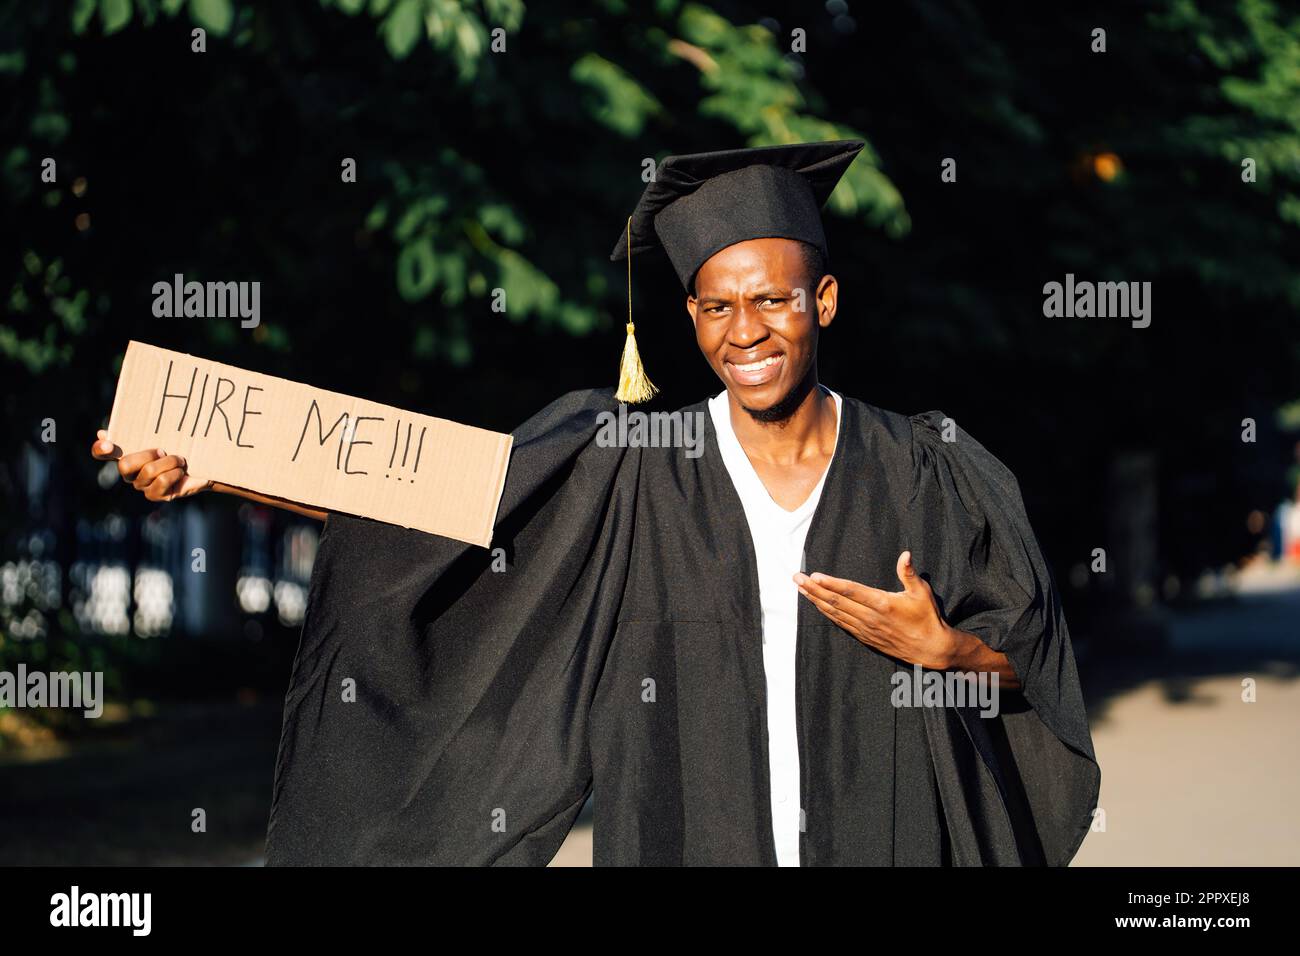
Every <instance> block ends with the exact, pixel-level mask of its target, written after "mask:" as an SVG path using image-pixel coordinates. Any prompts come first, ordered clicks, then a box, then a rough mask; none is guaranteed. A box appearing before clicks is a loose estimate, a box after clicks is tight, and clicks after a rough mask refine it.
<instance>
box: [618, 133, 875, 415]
mask: <svg viewBox="0 0 1300 956" xmlns="http://www.w3.org/2000/svg"><path fill="white" fill-rule="evenodd" d="M863 146H864V144H863V143H862V142H860V141H858V140H835V141H832V142H826V143H796V144H793V145H789V146H762V147H758V148H755V149H728V150H721V151H718V152H712V153H692V154H690V155H689V156H668V157H666V158H665V159H664V160H663V162H661V163H660V164H659V167H658V169H657V170H656V172H655V178H654V180H653V181H651V182H650V183H649V184H648V185H647V186H646V189H645V192H644V193H642V195H641V200H640V201H639V202H638V203H637V204H636V209H635V210H633V212H632V215H631V216H630V217H628V221H627V228H626V229H625V230H624V233H623V235H621V236H619V239H618V243H617V244H616V245H615V246H614V251H613V253H612V254H611V255H610V259H611V260H612V261H615V262H616V261H618V260H619V259H627V260H628V267H627V268H628V272H627V281H628V321H627V341H626V342H625V344H624V346H623V361H622V366H621V368H620V374H619V385H618V391H617V392H616V393H615V397H616V398H617V399H618V400H619V401H624V402H643V401H645V400H646V399H648V398H650V397H651V396H653V395H654V394H655V392H657V391H658V389H656V388H655V386H654V385H652V384H651V383H650V380H649V379H648V378H647V377H646V375H645V370H644V369H643V368H642V367H641V359H640V357H639V355H638V353H637V348H636V339H635V337H634V332H635V331H636V327H635V326H634V325H633V324H632V254H633V253H643V252H653V251H655V250H658V249H663V250H664V251H665V252H666V253H667V254H668V259H669V260H670V261H671V262H672V266H673V270H674V271H675V272H676V273H677V277H678V278H679V279H681V281H682V285H683V287H685V288H686V289H688V290H689V289H690V287H691V282H692V281H693V280H694V278H695V273H697V272H698V271H699V269H700V266H702V265H704V263H705V262H707V261H708V260H709V259H710V258H711V257H712V256H713V255H714V254H716V253H718V252H721V251H722V250H723V249H725V248H727V247H728V246H733V245H735V244H736V243H738V242H745V241H747V240H749V239H767V238H779V239H797V240H800V241H801V242H806V243H808V244H809V245H812V246H815V247H816V248H818V249H820V250H821V252H822V254H823V255H825V254H826V233H825V231H824V230H823V228H822V219H821V208H822V206H823V205H825V204H826V200H827V199H829V198H830V195H831V192H832V191H833V190H834V189H835V184H836V183H838V182H839V181H840V177H841V176H843V175H844V171H845V170H846V169H848V168H849V164H850V163H852V162H853V159H854V157H856V156H857V155H858V153H859V152H861V150H862V148H863Z"/></svg>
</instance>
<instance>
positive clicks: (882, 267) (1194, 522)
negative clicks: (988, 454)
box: [0, 0, 1300, 865]
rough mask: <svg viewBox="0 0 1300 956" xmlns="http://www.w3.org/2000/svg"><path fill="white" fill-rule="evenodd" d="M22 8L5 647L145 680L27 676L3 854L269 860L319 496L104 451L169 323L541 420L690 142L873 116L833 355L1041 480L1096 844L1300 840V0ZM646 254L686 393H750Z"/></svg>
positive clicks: (320, 369)
mask: <svg viewBox="0 0 1300 956" xmlns="http://www.w3.org/2000/svg"><path fill="white" fill-rule="evenodd" d="M1084 6H1086V7H1088V8H1089V9H1083V7H1084ZM2 9H3V12H2V13H0V91H2V95H0V184H2V185H0V189H2V197H0V203H2V206H0V214H2V215H3V221H4V224H5V228H4V229H3V230H2V232H0V283H3V286H2V287H0V297H2V301H3V320H2V322H0V363H2V365H0V368H2V370H3V371H2V374H3V377H4V382H5V387H4V391H3V395H4V398H3V402H4V404H3V415H4V425H5V429H4V433H5V434H6V435H8V436H9V440H8V441H7V442H6V443H5V446H4V448H3V450H2V451H0V495H3V500H4V508H3V511H2V512H0V671H9V672H16V671H17V669H18V668H19V666H20V665H22V666H25V667H27V668H28V669H33V670H42V671H55V670H59V671H65V670H67V671H70V670H76V671H101V672H103V673H104V675H105V685H106V696H107V698H108V702H107V704H106V705H105V709H104V713H103V715H102V716H101V717H100V718H98V719H85V718H83V717H82V716H81V714H80V712H79V711H69V710H57V709H33V708H19V707H9V708H6V707H4V706H3V705H0V864H44V863H77V864H101V863H182V864H255V863H257V862H258V861H259V859H260V854H261V852H262V839H263V836H264V831H265V823H266V813H267V809H268V807H269V802H270V788H271V775H272V771H273V767H274V760H275V748H276V745H277V742H278V736H279V721H280V709H281V703H282V697H283V692H284V688H285V684H286V681H287V678H288V673H289V668H290V666H291V663H292V659H293V654H294V651H295V649H296V645H297V639H298V631H299V628H300V624H301V621H302V615H303V609H304V605H305V600H306V586H307V582H308V580H309V577H310V574H311V567H312V561H313V557H314V551H315V543H316V534H317V530H318V525H316V524H315V523H314V522H312V521H310V520H307V519H302V518H298V517H296V516H294V515H291V514H288V513H286V512H282V511H279V510H275V509H268V508H262V507H257V506H253V505H251V504H249V503H243V502H241V500H238V499H234V498H230V497H227V496H221V495H201V496H199V497H198V498H195V499H192V500H189V501H186V502H179V503H175V504H168V505H152V504H150V503H149V502H146V501H145V500H143V498H142V496H141V495H139V494H138V493H135V492H133V491H131V490H130V489H128V488H126V487H124V486H122V485H121V483H120V482H119V480H118V478H117V473H116V470H115V466H113V465H111V464H110V465H108V466H102V465H101V463H98V462H95V461H93V460H92V459H91V457H90V455H89V445H90V443H91V442H92V441H93V440H94V437H95V430H96V429H97V428H101V427H104V426H105V424H106V422H107V415H108V412H109V409H110V407H111V403H112V398H113V392H114V386H115V382H116V375H117V371H118V369H119V367H120V362H121V358H122V354H123V351H124V349H125V347H126V343H127V341H128V340H129V339H133V338H134V339H139V340H142V341H145V342H149V343H151V344H154V345H159V346H163V347H165V348H170V349H177V350H181V351H186V352H192V353H194V354H197V355H200V356H203V357H206V358H211V359H216V360H218V361H221V362H226V363H230V364H233V365H238V366H243V367H246V368H250V369H255V370H258V371H261V372H265V373H269V374H273V375H280V376H284V377H287V378H291V379H295V380H298V381H305V382H309V383H311V384H313V385H317V386H321V387H325V388H329V389H333V390H336V391H340V392H345V393H349V394H355V395H360V396H363V397H366V398H370V399H374V400H377V401H382V402H386V403H390V404H392V405H396V406H399V407H402V408H407V409H411V410H414V411H419V412H424V413H428V414H433V415H438V416H442V417H446V418H451V419H455V420H457V421H461V422H465V423H469V424H475V425H481V426H484V427H489V428H495V429H500V430H509V429H511V428H513V427H515V426H516V425H518V424H519V423H520V422H522V421H523V420H524V419H525V418H527V417H528V416H530V415H531V414H532V413H534V412H535V411H537V410H538V409H540V408H541V407H542V406H543V405H544V404H546V403H547V402H549V401H551V400H552V399H554V398H556V397H558V396H559V395H560V394H562V393H564V392H566V391H569V390H572V389H576V388H585V387H592V386H603V385H613V384H615V383H616V381H617V371H618V370H617V362H618V356H619V354H620V353H621V350H622V346H623V322H624V316H625V314H626V308H627V303H626V287H625V282H626V276H625V272H624V266H623V264H622V263H618V264H614V263H610V262H609V261H608V255H609V252H610V250H611V249H612V248H613V245H614V243H615V240H616V239H617V238H618V235H619V232H620V230H621V229H622V227H623V224H624V222H625V219H626V216H627V215H628V213H629V212H630V211H631V209H632V206H633V205H634V203H635V201H636V199H637V197H638V196H639V194H640V192H641V190H642V188H643V186H644V183H643V181H642V178H641V177H642V171H643V168H644V163H645V161H646V160H647V159H655V160H658V159H662V158H663V157H664V156H666V155H669V154H671V153H686V152H696V151H701V150H712V149H724V148H733V147H740V146H746V145H762V144H770V143H784V142H799V141H807V140H819V139H831V138H843V137H860V138H862V139H864V140H866V141H867V143H868V144H869V145H868V148H867V149H866V150H865V151H864V152H863V154H862V155H861V156H860V157H859V159H858V161H857V162H856V164H855V165H854V167H853V168H852V170H851V171H850V172H849V174H848V176H847V177H846V179H845V181H844V182H843V183H842V184H841V186H840V187H839V189H838V190H837V191H836V193H835V195H834V197H833V198H832V201H831V204H830V207H829V210H830V211H829V214H828V237H829V241H830V247H831V257H832V262H831V265H832V271H833V272H834V273H835V274H836V275H837V276H838V277H839V279H840V283H841V302H840V312H839V318H838V320H837V321H836V322H835V324H834V326H833V327H832V328H831V329H830V330H829V332H827V333H826V335H825V338H824V340H823V343H822V344H823V347H822V350H821V367H820V371H821V378H822V381H824V382H826V383H827V384H828V385H830V386H831V387H833V388H836V389H838V390H841V391H843V392H845V393H847V394H850V395H853V396H855V397H857V398H860V399H862V400H864V401H867V402H870V403H873V404H876V405H879V406H883V407H885V408H889V409H893V410H897V411H901V412H905V413H912V412H919V411H924V410H927V409H931V408H940V409H942V410H943V411H945V412H946V413H947V414H948V415H951V416H952V417H954V418H955V419H956V420H957V421H958V422H959V423H960V424H961V425H962V426H963V427H964V428H965V429H966V430H968V431H969V432H970V433H971V434H973V435H974V436H976V437H977V438H978V439H979V440H980V441H981V442H982V443H983V444H984V445H985V446H986V447H988V448H989V449H990V450H992V451H993V452H994V453H995V454H996V455H998V456H999V457H1000V458H1001V459H1002V460H1003V461H1004V462H1006V463H1007V464H1008V465H1009V466H1010V467H1011V468H1012V470H1013V471H1014V472H1015V474H1016V475H1017V477H1018V478H1019V481H1020V484H1021V488H1022V490H1023V494H1024V498H1025V501H1026V505H1027V507H1028V510H1029V515H1030V518H1031V520H1032V522H1033V524H1034V527H1035V529H1036V531H1037V533H1038V535H1039V538H1040V541H1041V543H1042V545H1043V548H1044V550H1045V552H1046V553H1047V554H1048V556H1049V558H1050V559H1051V561H1052V564H1053V568H1054V573H1055V575H1056V579H1057V581H1058V583H1059V584H1060V586H1061V588H1062V591H1063V595H1064V602H1065V610H1066V614H1067V617H1068V619H1069V621H1070V624H1071V630H1072V634H1073V638H1074V641H1075V647H1076V650H1077V654H1078V657H1079V661H1080V668H1081V675H1082V679H1083V683H1084V690H1085V694H1086V696H1087V698H1088V706H1089V715H1090V718H1091V719H1092V721H1093V733H1094V739H1095V742H1096V745H1097V751H1098V759H1099V761H1100V763H1101V766H1102V795H1101V801H1100V802H1101V807H1102V810H1103V811H1104V812H1103V813H1102V814H1099V816H1098V821H1097V824H1096V825H1095V829H1096V832H1094V833H1092V834H1090V835H1089V837H1088V839H1087V840H1086V841H1085V843H1084V847H1083V850H1082V851H1081V853H1080V855H1079V857H1078V859H1077V860H1076V864H1093V865H1097V864H1100V865H1106V864H1119V865H1131V864H1143V865H1162V864H1175V865H1180V864H1192V863H1200V864H1224V863H1234V864H1261V863H1290V864H1295V863H1297V862H1300V823H1297V821H1296V819H1295V814H1294V808H1295V806H1296V805H1297V804H1300V761H1298V760H1297V754H1300V748H1297V743H1298V740H1297V736H1298V734H1297V731H1298V730H1300V682H1297V680H1296V677H1297V664H1298V663H1300V643H1298V637H1300V635H1298V634H1297V621H1298V620H1300V507H1297V504H1298V503H1300V492H1298V484H1300V322H1298V321H1297V320H1298V319H1300V269H1298V268H1297V264H1298V263H1300V12H1298V11H1297V9H1296V7H1295V6H1294V5H1283V4H1274V3H1269V2H1263V0H1242V2H1236V3H1231V2H1216V3H1198V2H1192V0H1149V2H1128V3H1122V4H1121V3H1115V4H1087V5H1068V6H1066V5H1060V4H1039V5H1020V4H1014V5H1006V4H997V3H983V4H977V3H968V2H959V0H947V2H940V0H912V2H909V3H899V4H885V5H881V4H866V3H864V2H861V0H852V2H850V0H829V2H825V3H816V2H813V3H809V2H803V3H793V2H789V3H783V2H754V3H746V2H736V3H733V2H725V0H705V2H691V3H683V2H677V0H658V2H645V3H635V4H634V3H630V2H629V3H624V2H615V0H603V2H589V3H566V2H557V0H552V2H549V3H547V4H545V6H544V8H543V5H541V4H532V3H524V2H519V0H486V2H481V3H480V2H458V0H319V2H317V0H299V2H294V3H283V2H281V3H272V2H270V0H265V2H246V0H189V2H186V0H77V2H72V3H68V4H30V3H29V4H19V3H5V4H4V5H3V8H2ZM196 29H202V30H203V31H204V33H203V38H204V42H205V51H204V52H195V51H194V49H193V47H194V45H195V43H196V40H195V35H194V32H193V31H195V30H196ZM1097 30H1103V31H1104V35H1100V38H1099V35H1098V34H1097V33H1096V32H1095V31H1097ZM494 31H495V34H494ZM494 37H495V40H496V46H497V49H495V50H494V49H493V45H494ZM1099 44H1100V45H1099ZM503 45H504V49H501V47H502V46H503ZM1102 45H1104V49H1103V48H1102ZM347 159H352V160H355V164H356V171H357V172H356V177H355V182H345V181H344V177H343V175H342V170H343V165H342V164H343V163H344V161H345V160H347ZM949 159H951V160H955V181H944V178H943V177H942V176H941V173H942V172H943V169H944V166H943V164H944V162H945V160H949ZM47 160H52V161H53V164H52V165H51V164H50V163H48V162H47ZM949 168H950V169H952V168H954V167H952V166H950V167H949ZM51 169H52V170H53V178H52V179H51V174H50V173H49V172H47V171H48V170H51ZM43 173H45V175H44V176H43ZM948 178H949V179H951V178H952V177H951V176H949V177H948ZM643 260H644V261H642V260H636V261H634V263H633V268H634V278H633V285H634V294H633V303H634V309H635V315H636V318H637V329H638V336H637V339H638V343H639V345H640V348H641V352H642V357H643V359H644V361H645V366H646V369H647V371H648V373H649V375H650V377H651V378H652V379H653V380H654V381H655V383H656V384H657V385H659V386H660V387H661V389H662V401H661V402H660V404H659V407H663V408H677V407H681V406H683V405H686V404H690V403H692V402H695V401H697V400H698V399H700V398H703V397H705V396H707V395H711V394H715V393H716V392H717V391H719V390H720V384H719V383H718V382H717V380H716V379H714V378H713V376H712V372H711V371H710V370H709V368H708V366H707V364H706V363H705V362H704V360H703V359H702V358H699V357H698V352H697V350H696V348H695V344H694V339H693V335H692V333H691V327H690V324H689V318H688V316H687V315H686V312H685V309H684V306H683V295H682V293H681V290H680V286H679V285H678V283H677V281H676V279H675V277H674V276H673V274H672V272H671V270H670V269H669V267H668V265H667V263H666V262H663V261H655V260H653V259H652V258H651V257H649V256H646V257H643ZM177 273H182V274H183V275H184V276H185V279H186V280H198V281H209V280H215V281H258V282H260V283H261V323H260V325H258V327H256V328H253V329H245V328H242V327H241V326H240V322H239V320H238V319H237V318H231V319H194V318H190V319H185V318H181V319H157V318H154V316H153V299H154V296H153V293H152V291H151V290H152V287H153V284H154V283H155V282H158V281H170V280H171V279H172V277H173V276H174V275H175V274H177ZM1067 274H1074V275H1075V276H1076V278H1077V279H1080V280H1084V279H1086V280H1091V281H1097V282H1101V281H1118V282H1150V283H1151V290H1152V291H1151V312H1150V317H1151V324H1150V326H1149V327H1148V328H1141V329H1139V328H1133V327H1132V325H1131V323H1130V322H1129V321H1128V320H1126V319H1122V318H1047V317H1045V316H1044V309H1043V297H1044V290H1043V287H1044V284H1045V283H1047V282H1053V281H1055V282H1064V281H1065V277H1066V275H1067ZM494 289H503V290H505V302H506V310H505V311H504V312H501V311H494V309H493V308H492V304H493V290H494ZM200 542H201V543H202V546H203V547H205V548H206V549H207V555H208V565H207V570H206V572H205V573H202V574H198V573H192V572H191V570H190V567H191V566H190V553H191V548H192V547H195V546H198V543H200ZM1097 549H1102V550H1103V551H1104V556H1103V557H1104V570H1100V567H1101V566H1100V565H1099V564H1098V555H1097ZM1243 698H1247V699H1243ZM595 799H597V800H598V799H599V794H596V795H595ZM196 807H202V808H204V809H205V810H206V813H207V830H206V832H203V833H194V832H192V830H191V826H190V822H191V811H192V809H193V808H196ZM589 826H590V824H589V817H584V818H583V821H581V822H580V823H579V826H578V827H577V828H576V829H575V831H574V833H573V835H572V836H571V838H570V841H569V843H568V844H566V846H565V849H564V850H563V851H562V852H561V854H560V857H559V858H558V859H557V863H567V864H578V865H581V864H583V863H586V862H590V831H589Z"/></svg>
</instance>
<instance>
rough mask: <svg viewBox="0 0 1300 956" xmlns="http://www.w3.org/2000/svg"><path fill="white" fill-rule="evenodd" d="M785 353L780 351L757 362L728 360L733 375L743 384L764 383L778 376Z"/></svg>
mask: <svg viewBox="0 0 1300 956" xmlns="http://www.w3.org/2000/svg"><path fill="white" fill-rule="evenodd" d="M784 361H785V355H783V354H782V353H780V352H778V353H777V354H775V355H768V356H766V357H764V358H761V359H759V360H758V361H756V362H727V363H726V364H727V366H728V368H729V369H730V370H731V377H732V378H733V379H735V381H736V382H738V383H739V384H741V385H763V384H765V383H767V382H770V381H771V380H772V379H774V378H776V376H777V373H778V372H779V371H780V369H781V363H782V362H784Z"/></svg>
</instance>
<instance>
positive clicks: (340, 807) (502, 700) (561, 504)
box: [266, 389, 637, 865]
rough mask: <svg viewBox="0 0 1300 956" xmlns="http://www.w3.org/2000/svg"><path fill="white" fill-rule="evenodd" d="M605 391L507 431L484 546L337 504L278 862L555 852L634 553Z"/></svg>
mask: <svg viewBox="0 0 1300 956" xmlns="http://www.w3.org/2000/svg"><path fill="white" fill-rule="evenodd" d="M612 392H613V390H612V389H596V390H587V391H581V392H571V393H569V394H567V395H565V396H563V397H562V398H560V399H558V400H557V401H555V402H554V403H552V404H551V405H549V406H547V408H545V409H544V410H542V411H541V412H539V413H538V414H537V415H535V416H533V417H532V418H531V419H529V420H528V421H527V422H526V423H525V424H524V425H522V426H521V427H520V428H519V429H517V430H516V431H515V433H514V435H515V443H514V447H513V449H512V452H511V460H510V467H509V470H508V473H507V478H506V484H505V490H504V493H503V495H502V501H501V506H500V509H499V512H498V517H497V524H496V528H495V531H494V537H493V541H492V546H491V548H490V549H483V548H477V547H474V546H471V545H467V544H463V543H461V542H458V541H454V540H452V539H449V538H443V537H438V536H435V535H430V534H425V533H423V532H420V531H414V530H410V529H406V528H401V527H397V526H395V525H389V524H383V523H380V522H376V521H371V520H367V519H364V518H357V517H351V516H347V515H342V514H332V515H331V516H330V517H329V520H328V521H327V522H326V524H325V528H324V530H323V532H322V535H321V540H320V546H319V550H318V553H317V557H316V563H315V566H314V568H313V572H312V579H311V584H310V591H309V597H308V605H307V612H306V618H305V621H304V624H303V631H302V636H301V639H300V643H299V647H298V652H297V655H296V658H295V661H294V667H293V673H292V676H291V679H290V684H289V688H288V692H287V694H286V697H285V705H284V720H283V729H282V733H281V739H280V747H279V754H278V759H277V763H276V770H275V779H274V784H273V793H272V806H271V811H270V819H269V822H268V827H267V842H266V855H267V863H268V864H269V865H320V864H345V865H346V864H387V865H407V864H474V865H483V864H495V865H509V864H518V865H545V864H546V863H548V862H549V861H550V859H551V858H552V857H553V856H554V854H555V852H556V850H557V849H558V848H559V846H560V844H561V842H562V841H563V840H564V837H565V835H566V834H567V833H568V831H569V829H570V827H571V826H572V824H573V821H574V819H575V818H576V816H577V814H578V812H579V810H580V809H581V807H582V804H583V802H584V801H585V799H586V797H587V795H588V794H589V793H590V790H591V780H592V770H591V760H590V755H589V748H588V744H587V741H588V712H589V702H590V700H591V697H592V695H593V693H594V688H595V685H596V683H597V680H598V678H599V671H600V668H601V666H602V662H603V659H604V654H605V652H606V650H607V648H608V644H609V641H610V640H611V639H612V635H613V632H614V629H615V623H616V621H617V618H618V610H619V606H620V602H621V600H622V593H623V587H624V584H625V581H626V575H627V567H628V560H629V556H630V550H631V531H632V515H633V504H634V499H635V492H636V480H637V474H636V467H635V465H636V461H635V457H636V450H631V451H629V450H628V449H621V448H606V447H600V446H599V445H598V443H597V442H596V441H595V440H594V438H595V435H596V432H597V427H598V420H597V415H598V414H599V413H600V412H602V411H610V410H614V409H616V408H617V403H616V402H615V401H614V399H613V396H612Z"/></svg>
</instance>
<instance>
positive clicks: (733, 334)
mask: <svg viewBox="0 0 1300 956" xmlns="http://www.w3.org/2000/svg"><path fill="white" fill-rule="evenodd" d="M727 337H728V338H730V339H731V344H732V345H734V346H736V347H737V348H749V347H750V346H752V345H756V344H757V343H759V342H761V341H763V339H765V338H767V324H766V323H765V322H764V321H763V317H762V315H761V314H760V313H759V311H758V309H756V308H754V306H753V305H751V304H748V303H745V304H742V305H740V306H739V307H738V308H737V309H736V311H735V312H734V313H733V317H732V320H731V328H730V329H728V330H727Z"/></svg>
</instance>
